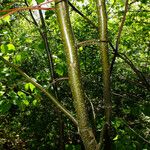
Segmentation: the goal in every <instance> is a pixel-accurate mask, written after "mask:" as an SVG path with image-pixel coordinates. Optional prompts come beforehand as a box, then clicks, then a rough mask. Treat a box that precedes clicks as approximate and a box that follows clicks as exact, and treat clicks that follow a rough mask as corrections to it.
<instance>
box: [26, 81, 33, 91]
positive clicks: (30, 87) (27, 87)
mask: <svg viewBox="0 0 150 150" xmlns="http://www.w3.org/2000/svg"><path fill="white" fill-rule="evenodd" d="M29 89H30V90H31V91H32V92H33V90H34V89H35V86H34V85H33V84H32V83H26V84H25V90H26V91H28V90H29Z"/></svg>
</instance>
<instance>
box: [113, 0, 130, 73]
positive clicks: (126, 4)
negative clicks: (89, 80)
mask: <svg viewBox="0 0 150 150" xmlns="http://www.w3.org/2000/svg"><path fill="white" fill-rule="evenodd" d="M128 1H129V0H126V3H125V10H124V15H123V18H122V22H121V24H120V27H119V31H118V35H117V40H116V47H115V53H114V57H113V59H112V62H111V66H110V74H111V73H112V70H113V66H114V64H115V60H116V57H117V54H118V49H119V43H120V37H121V33H122V29H123V26H124V23H125V20H126V14H127V11H128Z"/></svg>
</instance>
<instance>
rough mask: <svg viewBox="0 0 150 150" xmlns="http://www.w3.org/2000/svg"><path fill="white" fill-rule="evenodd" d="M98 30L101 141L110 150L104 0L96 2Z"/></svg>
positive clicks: (107, 58)
mask: <svg viewBox="0 0 150 150" xmlns="http://www.w3.org/2000/svg"><path fill="white" fill-rule="evenodd" d="M96 6H97V15H98V28H99V38H100V53H101V59H102V69H103V100H104V107H105V125H104V127H103V130H104V131H103V136H101V139H100V140H101V141H102V142H104V149H107V150H109V149H111V142H110V134H109V130H110V117H111V95H110V65H109V57H108V36H107V32H108V31H107V30H108V29H107V13H106V4H105V0H96Z"/></svg>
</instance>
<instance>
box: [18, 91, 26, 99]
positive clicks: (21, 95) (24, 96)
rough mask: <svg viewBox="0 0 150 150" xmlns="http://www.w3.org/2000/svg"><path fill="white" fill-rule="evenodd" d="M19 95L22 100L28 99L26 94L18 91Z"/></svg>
mask: <svg viewBox="0 0 150 150" xmlns="http://www.w3.org/2000/svg"><path fill="white" fill-rule="evenodd" d="M17 94H18V96H19V97H21V98H26V94H25V93H23V92H22V91H18V92H17Z"/></svg>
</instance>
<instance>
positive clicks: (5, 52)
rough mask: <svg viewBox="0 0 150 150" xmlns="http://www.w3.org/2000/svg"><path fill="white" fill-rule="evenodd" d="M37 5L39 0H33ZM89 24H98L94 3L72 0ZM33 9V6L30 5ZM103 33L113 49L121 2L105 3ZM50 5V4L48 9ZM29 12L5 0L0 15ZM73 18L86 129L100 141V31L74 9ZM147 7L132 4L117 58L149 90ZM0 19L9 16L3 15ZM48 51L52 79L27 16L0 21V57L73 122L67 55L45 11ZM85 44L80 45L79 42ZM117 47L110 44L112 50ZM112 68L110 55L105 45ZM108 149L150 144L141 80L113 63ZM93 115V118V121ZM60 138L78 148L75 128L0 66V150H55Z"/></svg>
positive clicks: (149, 96)
mask: <svg viewBox="0 0 150 150" xmlns="http://www.w3.org/2000/svg"><path fill="white" fill-rule="evenodd" d="M37 2H39V3H41V2H43V0H39V1H37ZM70 2H71V3H72V4H73V5H74V6H75V7H76V8H77V9H78V10H80V11H81V12H82V13H83V14H84V15H85V16H86V17H88V18H89V19H90V20H91V22H94V23H95V26H98V21H97V20H98V18H97V14H96V11H95V10H96V4H95V3H94V2H93V1H86V0H84V1H70ZM28 3H30V1H28ZM106 4H107V12H108V30H109V31H108V34H109V41H110V42H111V43H112V45H115V44H116V39H117V34H118V28H119V24H120V23H121V20H122V16H123V14H124V5H125V3H124V1H120V0H116V1H112V0H111V1H109V2H108V1H107V3H106ZM53 5H54V4H53V3H51V6H53ZM17 7H26V5H25V3H24V1H22V0H19V1H17V2H16V1H14V0H7V1H6V0H5V1H4V0H2V1H0V8H1V10H4V9H7V10H8V9H12V8H17ZM69 10H70V17H71V23H72V27H73V31H74V35H75V41H76V46H77V47H78V58H79V63H80V70H81V80H82V86H83V88H84V95H85V99H86V106H87V110H88V114H89V118H90V124H91V126H92V127H93V130H94V131H95V135H96V139H97V140H99V138H100V133H101V131H102V127H103V124H104V109H105V108H104V101H103V94H102V93H103V89H102V85H103V83H102V64H101V62H100V59H101V57H102V56H101V55H99V45H98V44H97V42H94V43H93V42H91V40H96V41H97V40H98V31H97V28H95V27H94V26H93V25H92V24H90V23H89V22H88V21H87V19H85V18H84V17H82V16H81V15H79V14H78V13H76V12H75V11H73V9H72V8H71V7H69ZM148 12H149V6H148V0H142V1H129V10H128V12H127V16H126V20H125V24H124V26H123V30H122V34H121V38H120V44H119V50H118V51H119V52H118V53H119V54H120V55H121V54H123V55H126V56H127V57H128V58H129V60H130V61H131V62H132V63H133V65H134V66H135V68H136V69H137V70H139V71H140V72H141V73H142V74H143V76H144V77H145V79H146V81H147V82H148V84H149V82H150V81H149V78H150V74H149V73H150V63H149V52H150V43H149V31H148V29H149V21H150V20H149V18H150V16H149V13H148ZM0 14H1V16H2V15H5V14H6V12H0ZM44 21H45V23H46V30H47V36H48V41H49V46H50V49H51V53H52V58H53V63H54V70H55V74H56V77H55V79H53V78H52V76H51V72H52V70H50V68H49V60H48V56H47V53H46V50H45V45H44V42H43V40H42V37H41V34H40V33H39V29H41V30H43V29H42V23H41V22H38V24H39V26H38V27H37V26H35V24H34V23H33V20H32V18H31V16H30V13H29V11H28V10H26V11H18V12H16V13H13V14H12V15H7V16H6V17H4V18H3V19H0V56H2V57H3V58H5V59H6V60H8V61H9V62H11V63H13V64H15V65H16V66H18V67H19V68H21V69H22V70H23V71H24V72H25V73H27V74H28V75H29V76H30V77H31V78H32V79H33V80H34V81H37V82H38V83H39V84H40V85H42V86H43V87H44V88H45V89H46V90H47V91H49V92H52V93H55V86H54V85H55V84H56V85H57V86H56V89H57V97H58V99H59V101H60V102H61V104H63V106H65V107H66V108H67V109H68V110H69V111H70V112H71V113H72V114H73V116H75V110H74V106H73V100H72V94H71V90H70V87H69V83H68V75H67V72H68V71H67V70H68V69H67V65H66V57H65V54H64V47H63V43H62V39H61V36H60V30H59V27H58V23H57V19H56V14H55V12H54V11H50V10H49V11H46V13H45V18H44ZM83 42H84V44H83ZM114 47H115V46H114ZM109 57H110V63H111V62H112V59H113V57H114V51H113V49H112V47H111V46H110V45H109ZM111 99H112V107H113V110H112V120H111V124H112V128H111V133H110V134H111V140H112V148H113V149H131V150H134V149H147V150H148V148H149V145H150V134H149V133H150V109H149V108H150V101H149V99H150V94H149V90H148V89H147V87H146V86H145V83H144V82H143V79H141V78H139V77H138V76H137V74H136V73H135V71H134V70H133V69H132V68H131V66H130V65H129V64H127V63H126V61H125V60H123V59H122V58H121V57H119V56H118V57H117V58H116V61H115V64H114V68H113V71H112V74H111ZM93 116H95V118H94V117H93ZM60 130H63V131H61V133H63V143H64V145H65V149H66V150H69V149H83V143H82V140H81V138H80V136H79V134H78V131H77V129H76V127H75V125H74V124H73V123H72V122H70V120H69V119H68V118H67V117H66V116H65V115H60V112H59V111H58V109H57V107H56V106H55V105H54V104H53V103H51V102H50V101H49V99H48V97H46V95H44V94H43V93H42V92H41V91H39V90H38V89H37V88H36V87H35V86H34V85H33V84H32V83H30V82H28V81H26V79H25V78H23V77H22V76H21V75H20V74H19V73H17V72H16V71H15V70H14V69H12V68H10V67H9V66H7V65H6V64H5V63H4V62H3V61H2V60H0V149H41V150H42V149H57V148H58V145H59V143H60Z"/></svg>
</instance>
